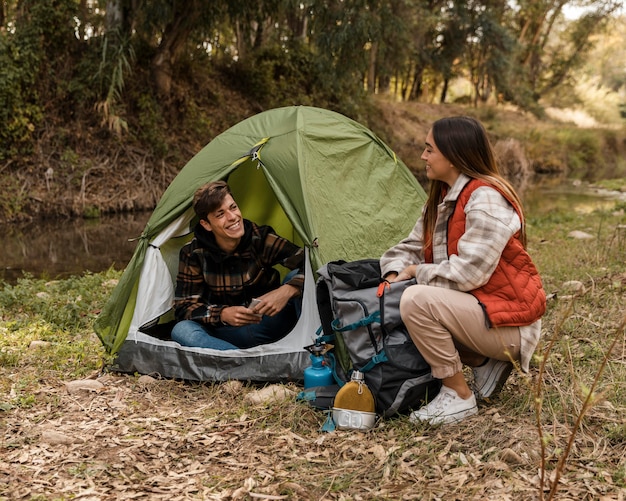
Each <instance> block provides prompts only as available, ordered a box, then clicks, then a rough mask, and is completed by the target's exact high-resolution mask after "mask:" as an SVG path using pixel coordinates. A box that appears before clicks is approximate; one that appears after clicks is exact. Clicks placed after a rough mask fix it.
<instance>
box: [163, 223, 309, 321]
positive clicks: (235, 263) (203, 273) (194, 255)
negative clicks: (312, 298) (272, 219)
mask: <svg viewBox="0 0 626 501" xmlns="http://www.w3.org/2000/svg"><path fill="white" fill-rule="evenodd" d="M244 225H245V234H244V237H243V238H242V241H241V243H240V244H239V246H238V247H237V249H235V251H234V252H233V253H230V254H228V253H225V252H224V251H222V250H221V249H220V248H219V247H218V246H217V243H216V242H215V238H214V237H213V235H212V234H211V233H210V232H207V231H206V230H203V229H201V228H198V227H197V228H196V230H195V231H196V238H194V239H193V240H192V241H191V242H190V243H188V244H187V245H185V246H184V247H183V248H182V249H181V251H180V259H179V267H178V276H177V278H176V292H175V296H174V311H175V316H176V319H177V320H195V321H197V322H200V323H205V324H218V323H220V322H221V312H222V309H224V308H225V307H226V306H236V305H243V306H247V305H248V304H249V303H250V300H251V299H253V298H255V297H258V296H261V295H263V294H265V293H267V292H269V291H271V290H273V289H276V288H277V287H279V286H280V285H281V283H280V274H279V272H278V270H276V269H274V265H277V264H280V265H282V266H284V267H286V268H288V269H290V270H294V269H299V270H300V272H299V273H297V274H296V275H295V276H294V277H292V278H291V279H290V280H289V281H288V282H287V283H288V284H289V285H293V286H294V287H297V288H299V289H300V290H302V287H303V285H304V255H305V254H304V249H302V248H300V247H298V246H297V245H294V244H293V243H291V242H290V241H289V240H286V239H284V238H282V237H280V236H278V235H277V234H276V233H275V232H274V230H273V229H272V228H271V227H269V226H258V225H256V224H255V223H253V222H251V221H248V220H244ZM198 232H201V234H202V232H204V234H203V235H202V239H203V240H204V241H205V245H202V244H201V242H200V240H199V238H198Z"/></svg>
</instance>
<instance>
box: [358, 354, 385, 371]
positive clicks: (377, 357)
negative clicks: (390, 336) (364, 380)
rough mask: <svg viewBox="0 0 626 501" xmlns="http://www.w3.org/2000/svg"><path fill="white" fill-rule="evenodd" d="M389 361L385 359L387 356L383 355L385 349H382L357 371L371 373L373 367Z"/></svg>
mask: <svg viewBox="0 0 626 501" xmlns="http://www.w3.org/2000/svg"><path fill="white" fill-rule="evenodd" d="M388 360H389V359H388V358H387V354H386V353H385V349H384V348H383V349H382V350H381V351H380V353H377V354H376V355H374V356H373V357H372V358H370V361H369V362H367V363H366V364H365V365H364V366H363V367H361V368H360V369H359V370H360V371H361V372H369V371H371V370H372V369H373V368H374V367H376V366H377V365H378V364H382V363H383V362H387V361H388Z"/></svg>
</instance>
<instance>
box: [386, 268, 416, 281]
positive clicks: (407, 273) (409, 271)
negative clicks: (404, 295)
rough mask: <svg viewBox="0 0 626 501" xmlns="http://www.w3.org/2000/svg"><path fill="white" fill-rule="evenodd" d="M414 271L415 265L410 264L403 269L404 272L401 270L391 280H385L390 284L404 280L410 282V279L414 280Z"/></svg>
mask: <svg viewBox="0 0 626 501" xmlns="http://www.w3.org/2000/svg"><path fill="white" fill-rule="evenodd" d="M416 271H417V265H416V264H412V265H410V266H407V267H406V268H404V270H402V271H401V272H400V273H398V274H397V276H396V277H395V278H394V279H393V280H389V278H387V280H389V281H390V282H402V281H404V280H411V279H412V278H415V272H416Z"/></svg>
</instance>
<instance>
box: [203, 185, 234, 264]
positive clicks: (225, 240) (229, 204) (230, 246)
mask: <svg viewBox="0 0 626 501" xmlns="http://www.w3.org/2000/svg"><path fill="white" fill-rule="evenodd" d="M200 224H202V226H203V227H204V229H205V230H207V231H212V232H213V235H215V240H216V241H217V245H219V246H220V248H221V249H222V250H224V251H226V252H232V251H233V250H235V249H236V248H237V245H239V242H240V241H241V237H243V234H244V227H243V218H242V216H241V211H240V210H239V206H238V205H237V202H235V199H234V198H233V197H232V196H231V195H226V196H225V197H224V200H223V201H222V205H220V206H219V207H218V208H217V209H215V210H214V211H212V212H209V214H208V215H207V217H206V219H203V220H201V221H200Z"/></svg>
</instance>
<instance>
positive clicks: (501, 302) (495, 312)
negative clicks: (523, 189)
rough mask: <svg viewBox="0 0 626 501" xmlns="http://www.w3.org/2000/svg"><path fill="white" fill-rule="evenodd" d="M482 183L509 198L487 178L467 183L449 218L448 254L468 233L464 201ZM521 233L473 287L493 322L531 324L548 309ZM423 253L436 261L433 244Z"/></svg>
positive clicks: (455, 249) (520, 215) (430, 259)
mask: <svg viewBox="0 0 626 501" xmlns="http://www.w3.org/2000/svg"><path fill="white" fill-rule="evenodd" d="M481 186H489V187H490V188H493V189H495V190H498V191H499V192H500V193H501V194H502V196H504V197H505V198H507V200H508V197H507V196H506V195H505V194H504V193H503V192H502V191H501V190H499V189H498V188H497V187H495V186H493V185H490V184H488V183H486V182H484V181H481V180H479V179H472V180H471V181H470V182H469V183H467V184H466V185H465V187H464V188H463V190H462V191H461V193H460V195H459V198H458V200H457V202H456V206H455V208H454V212H453V213H452V216H451V217H450V219H449V220H448V256H451V255H453V254H458V250H457V245H458V242H459V239H460V238H461V236H462V235H463V233H465V205H466V204H467V201H468V200H469V198H470V196H471V195H472V193H473V192H474V190H475V189H476V188H479V187H481ZM509 202H511V200H509ZM511 205H513V207H515V210H516V211H517V213H518V215H519V217H520V220H522V221H523V217H522V214H520V212H519V209H518V208H517V207H516V206H515V204H513V203H512V202H511ZM519 237H520V232H517V233H516V234H515V235H513V236H512V237H511V239H510V240H509V241H508V242H507V244H506V246H505V248H504V250H503V251H502V254H501V256H500V261H499V262H498V265H497V266H496V269H495V270H494V272H493V274H492V275H491V277H490V278H489V281H488V282H487V283H486V284H485V285H483V286H481V287H479V288H478V289H474V290H473V291H470V293H471V294H472V295H473V296H475V297H476V299H478V301H479V303H480V304H481V306H482V308H483V310H484V311H485V314H486V315H487V319H488V321H489V324H490V326H496V327H504V326H522V325H530V324H532V323H533V322H534V321H535V320H538V319H539V318H541V316H542V315H543V314H544V313H545V311H546V294H545V292H544V290H543V285H542V283H541V278H540V276H539V272H538V271H537V268H536V267H535V265H534V264H533V262H532V260H531V258H530V256H529V254H528V253H527V252H526V250H525V249H524V246H523V245H522V243H521V242H520V240H519ZM424 257H425V261H426V262H427V263H432V262H433V249H432V244H430V245H427V246H425V248H424Z"/></svg>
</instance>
